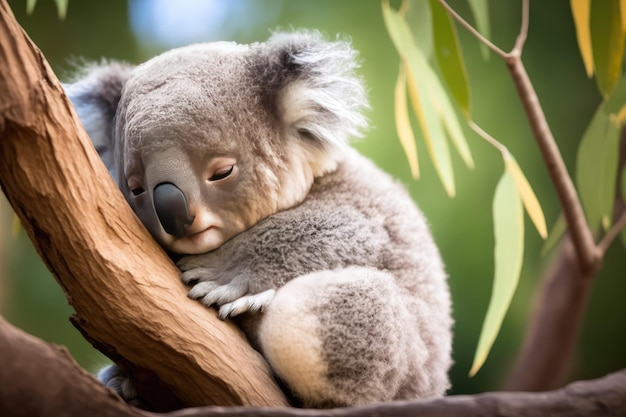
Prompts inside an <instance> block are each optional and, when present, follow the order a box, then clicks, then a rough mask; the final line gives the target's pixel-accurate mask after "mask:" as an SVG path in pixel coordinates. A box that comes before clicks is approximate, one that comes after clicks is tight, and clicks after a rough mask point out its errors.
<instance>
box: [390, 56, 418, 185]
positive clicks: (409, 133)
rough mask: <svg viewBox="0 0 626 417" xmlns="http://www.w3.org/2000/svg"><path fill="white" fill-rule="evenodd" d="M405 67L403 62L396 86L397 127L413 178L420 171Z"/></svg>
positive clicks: (416, 176)
mask: <svg viewBox="0 0 626 417" xmlns="http://www.w3.org/2000/svg"><path fill="white" fill-rule="evenodd" d="M404 67H405V64H404V62H401V63H400V71H399V73H398V80H397V81H396V88H395V107H396V109H395V110H396V129H397V130H398V137H399V138H400V143H401V144H402V147H403V148H404V152H405V153H406V157H407V159H408V161H409V167H410V168H411V175H412V176H413V178H415V179H417V178H419V176H420V171H419V164H418V158H417V147H416V146H415V136H414V135H413V129H411V123H410V122H409V110H408V105H407V98H406V88H407V87H406V84H407V81H406V70H405V68H404Z"/></svg>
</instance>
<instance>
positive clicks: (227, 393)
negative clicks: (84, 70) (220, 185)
mask: <svg viewBox="0 0 626 417" xmlns="http://www.w3.org/2000/svg"><path fill="white" fill-rule="evenodd" d="M0 186H1V187H2V189H3V191H4V193H5V194H6V196H7V198H8V200H9V202H10V203H11V206H12V207H13V209H14V210H15V212H16V213H17V215H18V216H19V218H20V219H21V221H22V225H23V227H24V229H25V230H26V231H27V233H28V235H29V236H30V238H31V240H32V241H33V243H34V245H35V247H36V248H37V251H38V252H39V255H40V256H41V257H42V258H43V259H44V261H45V263H46V264H47V266H48V268H49V269H50V270H51V271H52V273H53V274H54V276H55V277H56V279H57V281H58V282H59V284H60V285H61V286H62V287H63V289H64V291H65V293H66V295H67V297H68V301H69V302H70V304H71V305H72V306H73V307H74V309H75V311H76V319H75V320H74V322H75V324H77V325H78V326H79V327H80V329H81V331H82V332H83V334H85V335H86V336H87V337H88V338H89V339H90V340H92V341H94V342H95V343H96V344H97V346H98V347H100V348H102V349H103V350H104V351H105V354H109V355H110V356H112V357H113V359H116V360H118V361H119V362H120V363H122V364H123V365H124V364H126V365H129V364H133V367H132V368H128V370H129V371H131V372H132V373H134V376H136V378H137V380H138V381H143V382H146V384H147V385H146V386H148V387H150V388H155V387H157V388H158V387H161V389H157V390H156V391H155V390H154V389H146V390H144V392H141V391H140V393H143V394H145V395H144V396H145V397H147V398H146V399H147V400H148V401H149V402H152V401H155V404H156V405H157V406H159V404H158V401H156V400H160V399H163V398H165V392H167V391H168V390H167V389H162V387H163V385H162V384H160V383H159V382H155V381H163V382H167V384H168V386H169V387H171V390H172V391H173V392H174V394H175V396H178V397H179V399H180V401H177V400H176V399H175V398H174V397H172V398H170V400H171V401H173V402H171V404H172V406H176V405H177V404H180V403H181V402H182V403H183V404H187V405H208V404H218V405H273V406H281V405H286V404H287V403H286V400H285V398H284V396H283V394H282V392H281V391H280V390H279V388H278V387H277V385H276V384H275V382H274V381H273V379H272V377H271V374H270V372H269V371H268V368H267V365H266V364H265V362H264V361H263V359H262V358H261V356H260V355H259V354H258V353H257V352H255V351H254V350H253V349H252V348H250V347H249V345H248V343H247V342H246V340H245V338H244V337H243V336H242V334H241V333H240V332H239V331H238V330H237V329H236V328H235V327H234V326H232V325H230V324H228V323H225V322H221V321H219V320H218V319H217V317H216V315H215V313H214V312H213V311H210V310H208V309H206V308H204V307H202V306H201V305H200V303H197V302H194V301H192V300H190V299H188V298H187V297H186V289H185V288H184V286H183V285H182V283H181V282H180V279H179V272H178V270H177V269H176V267H175V266H174V265H173V264H172V262H171V261H170V260H169V258H168V257H167V256H166V255H165V253H164V252H163V251H162V250H161V249H160V248H159V246H158V245H157V244H156V243H155V241H154V240H153V239H152V238H151V237H150V235H149V234H148V232H147V231H146V230H145V228H144V227H143V226H142V225H141V223H140V222H139V220H138V219H137V218H136V217H135V215H134V214H133V213H132V210H131V209H130V207H129V206H128V204H127V203H126V202H125V201H124V198H123V197H122V195H121V193H120V192H119V191H118V190H117V187H116V186H115V184H114V183H113V182H112V181H111V179H110V178H109V175H108V173H107V171H106V169H105V167H104V165H103V164H102V163H101V162H100V159H99V158H98V155H97V154H96V152H95V150H94V148H93V146H92V145H91V143H90V141H89V139H88V137H87V135H86V133H85V132H84V130H83V129H82V128H81V127H80V122H79V121H78V118H77V117H76V115H75V113H74V111H73V108H72V106H71V104H70V103H69V101H68V100H67V98H66V97H65V96H64V93H63V90H62V88H61V85H60V84H59V82H58V80H57V79H56V77H55V76H54V74H53V73H52V71H51V69H50V68H49V66H48V64H47V63H46V61H45V59H44V57H43V56H42V54H41V52H40V51H39V50H38V49H37V47H36V46H34V45H33V44H32V42H31V41H30V39H28V37H27V35H26V34H25V33H24V32H23V30H22V29H21V28H20V26H19V25H18V24H17V22H16V21H15V19H14V17H13V14H12V13H11V11H10V9H9V6H8V5H7V3H6V2H5V1H2V2H0ZM148 369H149V370H150V372H144V371H145V370H148ZM3 387H4V385H3ZM139 388H141V386H140V387H139ZM154 392H157V394H156V395H154ZM151 394H152V395H151ZM170 400H168V402H170Z"/></svg>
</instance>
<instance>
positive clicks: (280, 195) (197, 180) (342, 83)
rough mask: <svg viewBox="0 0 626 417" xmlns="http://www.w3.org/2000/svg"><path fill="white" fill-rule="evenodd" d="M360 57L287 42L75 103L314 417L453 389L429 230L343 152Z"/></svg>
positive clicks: (168, 233) (225, 46) (358, 99)
mask: <svg viewBox="0 0 626 417" xmlns="http://www.w3.org/2000/svg"><path fill="white" fill-rule="evenodd" d="M355 55H356V53H355V52H354V51H353V50H352V49H351V47H350V45H349V43H347V42H345V41H341V40H337V41H331V42H329V41H325V40H324V39H322V37H321V36H320V35H319V34H318V33H316V32H295V33H279V34H275V35H273V36H272V37H271V38H270V39H269V40H268V41H266V42H264V43H257V44H251V45H238V44H234V43H226V42H217V43H207V44H197V45H191V46H187V47H183V48H178V49H174V50H171V51H168V52H165V53H163V54H162V55H159V56H157V57H155V58H153V59H151V60H149V61H147V62H146V63H144V64H142V65H139V66H137V67H135V68H132V67H130V66H126V65H123V64H118V63H112V64H104V65H100V66H95V67H92V68H90V69H89V70H88V71H87V72H86V74H83V76H82V78H80V79H78V80H77V81H75V82H74V83H72V84H68V85H67V86H66V90H67V93H68V95H69V96H70V98H71V100H72V101H73V103H74V104H75V106H76V107H77V110H78V114H79V116H80V118H81V120H82V121H83V124H84V125H85V128H86V129H87V131H88V133H89V135H90V137H91V138H92V140H93V141H94V144H95V145H96V147H97V149H98V150H99V152H100V154H101V155H102V157H103V160H104V162H105V164H107V167H108V168H109V170H110V172H111V173H112V175H113V177H114V178H115V179H116V181H117V183H118V185H119V187H120V189H121V190H122V192H123V194H124V195H125V197H126V199H127V200H128V202H129V204H130V205H131V206H132V207H133V209H134V210H135V212H136V213H137V215H138V216H139V218H140V219H141V220H142V221H143V223H144V224H145V225H146V227H147V228H148V230H150V232H151V233H152V235H153V236H154V237H155V238H156V239H157V241H158V242H159V243H160V244H161V245H162V246H163V247H164V248H165V249H166V250H168V251H169V252H170V253H171V254H172V256H173V257H174V258H176V259H177V264H178V266H179V268H180V269H181V271H182V279H183V281H184V282H185V283H186V284H188V285H189V286H190V287H191V289H190V291H189V296H190V297H192V298H194V299H198V300H199V301H200V302H202V303H203V304H205V305H207V306H215V307H217V308H218V310H219V315H220V317H222V318H224V319H226V318H232V319H233V320H236V321H237V323H238V324H239V325H240V326H241V327H242V329H243V330H244V331H245V332H246V334H247V336H248V338H249V340H250V342H251V343H252V345H253V346H254V347H255V348H256V349H258V350H259V351H260V352H261V353H262V354H263V355H264V356H265V358H266V359H267V361H268V362H269V364H270V366H271V368H272V370H273V371H274V372H275V374H276V375H277V377H278V378H279V379H280V380H281V381H282V382H283V383H284V384H285V385H286V386H287V387H288V389H289V391H290V393H291V394H292V395H293V397H294V398H295V401H296V402H297V403H298V404H301V405H304V406H307V407H332V406H349V405H359V404H366V403H372V402H381V401H391V400H400V399H426V398H434V397H439V396H442V395H444V393H445V391H446V389H447V388H448V387H449V381H448V376H447V372H448V369H449V367H450V365H451V326H452V319H451V312H450V309H451V307H450V295H449V291H448V287H447V283H446V274H445V272H444V268H443V265H442V261H441V259H440V255H439V252H438V250H437V247H436V246H435V244H434V242H433V239H432V237H431V234H430V231H429V228H428V225H427V223H426V220H425V219H424V217H423V215H422V213H421V212H420V211H419V210H418V209H417V207H416V206H415V204H414V203H413V201H412V200H411V198H410V196H409V195H408V193H407V192H406V191H405V189H404V188H403V187H402V186H401V185H400V184H398V183H397V182H396V181H394V180H393V179H392V178H390V177H389V176H388V175H387V174H385V173H384V172H382V171H381V170H380V169H378V168H377V167H376V166H375V165H374V164H373V163H372V162H370V161H369V160H368V159H366V158H365V157H363V156H361V155H360V154H358V153H357V152H356V151H355V150H353V149H352V148H350V147H349V145H348V142H349V140H350V139H351V138H353V137H359V136H361V132H362V130H363V129H364V128H366V126H367V122H366V120H365V118H364V116H363V115H362V110H363V109H364V108H365V107H366V106H367V102H366V98H365V91H364V88H363V85H362V83H361V81H360V80H359V78H358V77H356V76H355V75H354V70H355V69H356V67H357V62H356V57H355ZM112 150H113V152H112V154H113V155H114V158H111V157H110V155H111V151H112ZM209 342H210V341H209ZM104 374H106V372H105V373H104ZM116 375H117V374H116ZM116 377H117V376H116ZM105 379H106V377H105ZM118 385H119V384H118Z"/></svg>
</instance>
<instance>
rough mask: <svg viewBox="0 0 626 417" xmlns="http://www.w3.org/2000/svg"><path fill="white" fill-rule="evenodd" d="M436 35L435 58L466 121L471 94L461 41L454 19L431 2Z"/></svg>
mask: <svg viewBox="0 0 626 417" xmlns="http://www.w3.org/2000/svg"><path fill="white" fill-rule="evenodd" d="M430 9H431V11H432V16H433V31H434V34H435V38H434V41H435V56H436V57H437V62H438V63H439V69H440V70H441V74H442V75H443V79H444V80H445V82H446V84H447V85H448V88H449V89H450V91H451V92H452V96H453V97H454V99H455V100H456V102H457V104H458V105H459V107H460V108H461V110H462V111H463V115H464V116H465V118H466V119H469V118H470V92H469V84H468V81H467V71H466V70H465V63H464V62H463V55H462V54H461V48H460V47H459V39H458V35H457V32H456V27H455V26H454V22H453V20H452V17H450V15H449V14H448V12H447V11H446V10H445V9H444V8H443V7H442V6H441V5H440V4H439V3H438V2H437V0H430Z"/></svg>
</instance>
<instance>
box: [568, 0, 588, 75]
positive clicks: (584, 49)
mask: <svg viewBox="0 0 626 417" xmlns="http://www.w3.org/2000/svg"><path fill="white" fill-rule="evenodd" d="M570 7H571V9H572V16H573V17H574V26H576V40H577V41H578V49H580V55H581V56H582V58H583V64H585V71H586V72H587V77H591V76H592V75H593V53H592V51H591V32H590V28H589V16H590V13H591V0H570Z"/></svg>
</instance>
